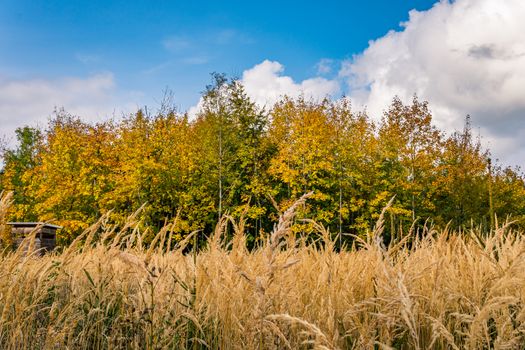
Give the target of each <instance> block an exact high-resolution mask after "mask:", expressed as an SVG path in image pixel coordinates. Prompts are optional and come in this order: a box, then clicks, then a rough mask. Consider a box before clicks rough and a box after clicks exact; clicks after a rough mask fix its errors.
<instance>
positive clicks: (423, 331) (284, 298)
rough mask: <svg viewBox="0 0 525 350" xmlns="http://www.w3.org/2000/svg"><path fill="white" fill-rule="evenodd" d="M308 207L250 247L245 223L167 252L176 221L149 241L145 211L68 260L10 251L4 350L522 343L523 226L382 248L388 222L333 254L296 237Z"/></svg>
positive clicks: (102, 224)
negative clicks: (141, 220)
mask: <svg viewBox="0 0 525 350" xmlns="http://www.w3.org/2000/svg"><path fill="white" fill-rule="evenodd" d="M304 200H305V198H302V199H301V200H299V201H298V202H297V203H296V204H295V205H293V206H292V207H291V208H290V209H288V210H287V211H286V212H284V213H283V214H282V215H281V217H280V220H279V222H278V223H276V225H275V228H274V231H273V232H272V233H271V234H270V235H269V236H268V238H267V239H266V240H265V241H264V242H263V243H262V244H261V245H260V247H259V248H256V249H255V250H252V251H248V250H247V249H246V237H245V235H244V233H243V223H242V220H241V221H239V222H236V221H234V220H231V219H230V218H228V217H225V218H224V219H223V220H221V221H220V222H219V223H218V225H217V228H216V230H215V232H214V233H213V234H212V235H210V237H209V238H208V241H207V244H206V247H205V248H203V249H201V250H200V251H199V252H198V253H197V252H193V251H192V249H190V248H189V246H188V244H191V243H192V240H195V239H196V236H190V237H188V238H186V240H183V241H182V242H179V243H178V244H177V247H176V248H175V249H172V250H170V251H166V249H165V248H164V247H166V246H170V245H169V244H168V243H171V245H173V242H169V241H170V240H171V234H170V227H169V225H168V226H167V227H165V228H164V229H162V230H161V231H160V232H159V233H158V234H157V236H156V238H155V240H154V242H153V243H152V244H151V245H149V246H148V247H146V246H144V245H143V244H142V242H141V233H140V232H139V231H138V229H137V227H138V226H137V219H136V217H135V216H131V217H130V218H129V220H128V224H127V225H126V226H125V227H121V228H119V229H116V228H115V227H113V226H110V225H108V224H107V220H106V219H105V218H104V217H103V218H101V220H100V221H99V222H97V223H96V224H95V225H93V226H92V227H90V228H89V229H88V230H86V231H85V232H84V234H83V235H82V236H81V237H79V238H78V239H77V240H76V241H75V242H74V243H73V244H72V245H71V246H69V247H68V248H66V249H64V250H62V251H61V252H60V253H58V252H55V253H53V254H49V255H45V256H43V257H38V256H37V255H36V254H30V255H28V254H27V253H24V252H23V250H22V249H19V250H18V251H14V252H8V251H4V253H3V255H2V256H1V258H0V259H1V261H0V348H2V349H62V348H67V349H120V348H125V349H372V348H384V349H389V348H395V349H428V348H430V349H482V348H486V349H488V348H495V349H517V348H523V346H524V344H525V308H524V306H525V254H524V253H525V239H524V237H523V235H522V234H521V233H520V232H515V231H513V230H512V229H510V228H508V227H506V226H502V227H499V228H498V229H496V230H494V232H492V233H491V234H490V235H488V236H481V234H479V233H476V232H475V231H472V232H463V233H455V232H447V231H444V232H436V231H434V230H432V229H428V230H426V231H425V232H423V233H422V234H420V235H413V234H410V233H408V234H407V235H406V236H404V237H400V238H399V239H397V240H395V241H394V242H392V243H391V244H390V245H389V246H387V247H385V246H383V244H382V239H381V235H382V219H380V220H379V221H378V223H377V225H376V228H375V230H374V232H371V233H370V234H369V235H368V237H366V238H363V239H358V240H357V241H356V244H355V247H351V248H348V249H346V250H344V251H342V252H337V251H336V249H335V243H334V241H333V240H332V239H331V238H330V234H329V233H328V232H327V231H326V230H325V229H324V228H323V227H322V226H319V225H316V226H315V227H316V230H317V238H318V240H317V242H316V243H315V244H312V243H310V244H307V243H306V240H303V239H301V238H300V237H297V236H296V235H292V234H291V229H290V227H291V226H292V225H293V222H294V210H295V209H296V207H297V206H298V205H301V203H302V201H304ZM8 204H9V200H8V198H5V197H4V199H3V200H2V203H0V219H2V216H3V215H4V213H5V210H6V208H5V207H6V206H7V205H8ZM227 227H229V228H230V230H232V231H233V235H232V236H233V237H232V238H231V239H226V235H225V234H224V233H225V231H226V228H227ZM309 242H311V240H309ZM25 244H27V245H31V244H32V242H31V239H28V240H27V241H26V242H25ZM26 248H27V247H26Z"/></svg>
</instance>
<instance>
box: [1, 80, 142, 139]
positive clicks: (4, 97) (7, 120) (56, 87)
mask: <svg viewBox="0 0 525 350" xmlns="http://www.w3.org/2000/svg"><path fill="white" fill-rule="evenodd" d="M129 97H130V98H133V97H137V96H129ZM133 106H134V105H132V104H129V103H122V101H121V100H120V98H119V97H117V95H116V87H115V81H114V78H113V75H112V74H111V73H104V74H97V75H93V76H90V77H87V78H63V79H57V80H44V79H29V80H17V79H9V78H2V77H0V137H5V138H6V139H7V141H8V142H9V143H10V144H11V145H12V144H13V141H14V130H15V129H16V128H17V127H20V126H23V125H30V126H41V127H43V126H45V125H46V122H47V118H48V117H49V116H51V115H52V113H53V110H54V109H55V107H58V108H60V107H64V108H65V110H66V111H67V112H69V113H72V114H74V115H78V116H80V117H82V119H83V120H85V121H100V120H104V119H106V118H108V117H111V116H112V115H113V113H114V112H121V111H123V110H124V108H133ZM117 107H118V108H121V109H119V110H115V108H117Z"/></svg>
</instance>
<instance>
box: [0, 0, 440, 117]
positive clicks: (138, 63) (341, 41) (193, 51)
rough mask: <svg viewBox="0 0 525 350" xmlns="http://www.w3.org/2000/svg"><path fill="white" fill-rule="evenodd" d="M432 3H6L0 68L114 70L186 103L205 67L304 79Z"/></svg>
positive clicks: (125, 80)
mask: <svg viewBox="0 0 525 350" xmlns="http://www.w3.org/2000/svg"><path fill="white" fill-rule="evenodd" d="M433 2H434V1H428V0H426V1H425V0H413V1H407V0H394V1H392V0H390V1H323V2H313V1H312V2H307V1H306V2H305V1H265V2H250V1H227V2H224V1H195V2H192V1H160V0H159V1H154V0H151V1H74V0H73V1H34V0H32V1H27V0H7V1H6V0H3V1H2V4H3V5H1V8H2V9H1V11H0V74H1V75H7V76H9V77H10V78H20V79H29V78H44V79H54V78H57V77H67V76H80V77H82V76H89V75H91V74H94V73H99V72H111V73H112V74H113V75H114V79H115V82H116V84H118V86H122V87H125V89H126V90H133V91H137V92H140V93H142V94H144V97H143V100H144V103H152V100H153V99H155V98H158V97H160V96H161V95H162V91H163V89H164V88H165V87H169V88H170V89H172V90H173V91H174V93H175V99H176V103H178V104H180V105H181V107H182V108H188V107H190V106H191V105H193V104H195V103H196V102H197V100H198V95H199V92H201V91H202V90H203V89H204V87H205V85H206V84H207V83H208V82H209V81H210V76H209V73H211V72H213V71H217V72H224V73H227V74H229V75H232V76H239V75H241V74H242V72H243V71H244V70H245V69H248V68H250V67H252V66H254V65H255V64H257V63H260V62H262V61H263V60H265V59H269V60H275V61H278V62H280V63H281V64H283V65H284V66H285V67H286V73H287V74H288V75H290V76H292V77H293V78H294V79H297V80H302V79H305V78H307V77H309V76H312V75H315V74H316V64H317V63H318V62H319V60H321V59H323V58H329V59H334V60H335V61H338V60H343V59H347V58H350V57H352V55H354V54H357V53H359V52H361V51H362V50H364V49H365V48H366V47H367V45H368V41H369V40H371V39H375V38H379V37H381V36H382V35H384V34H385V33H386V32H388V31H389V30H391V29H398V28H399V23H400V22H401V21H405V20H407V19H408V11H409V10H411V9H413V8H417V9H419V10H426V9H428V8H430V7H431V5H432V4H433Z"/></svg>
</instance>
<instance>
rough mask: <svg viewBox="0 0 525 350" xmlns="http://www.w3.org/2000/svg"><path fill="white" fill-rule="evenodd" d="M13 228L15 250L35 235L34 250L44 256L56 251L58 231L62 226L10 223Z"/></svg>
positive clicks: (38, 223)
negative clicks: (26, 239)
mask: <svg viewBox="0 0 525 350" xmlns="http://www.w3.org/2000/svg"><path fill="white" fill-rule="evenodd" d="M7 224H8V225H10V226H11V235H12V237H13V242H14V244H15V248H18V247H19V246H20V244H21V243H22V241H23V240H24V239H25V238H26V237H27V236H28V235H30V234H34V235H35V245H34V249H35V250H39V252H40V254H41V255H42V254H44V253H47V252H50V251H52V250H53V249H55V246H56V237H57V235H56V231H57V230H58V229H61V228H62V227H61V226H57V225H51V224H46V223H43V222H8V223H7Z"/></svg>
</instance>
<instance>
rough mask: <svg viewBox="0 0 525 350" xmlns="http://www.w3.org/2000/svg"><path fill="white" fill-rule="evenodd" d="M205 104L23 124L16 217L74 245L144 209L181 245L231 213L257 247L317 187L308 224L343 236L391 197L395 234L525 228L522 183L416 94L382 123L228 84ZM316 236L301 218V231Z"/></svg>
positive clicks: (15, 156) (336, 106) (145, 216)
mask: <svg viewBox="0 0 525 350" xmlns="http://www.w3.org/2000/svg"><path fill="white" fill-rule="evenodd" d="M202 97H203V98H202V108H201V110H200V112H198V114H197V116H196V117H194V118H190V117H189V116H188V114H186V113H184V114H183V113H178V112H177V110H176V108H174V107H173V104H172V103H170V100H169V99H167V100H166V101H165V102H164V103H162V104H161V106H160V108H159V109H158V111H156V112H155V113H151V112H148V111H147V110H146V109H139V110H138V111H137V112H135V113H133V114H132V115H129V116H127V117H125V118H122V119H119V120H115V119H112V120H108V121H105V122H100V123H86V122H84V121H82V120H81V119H80V118H78V117H76V116H73V115H70V114H68V113H67V112H65V111H63V110H59V111H57V112H56V113H55V116H54V117H53V118H52V119H51V120H50V121H49V123H48V125H47V128H45V129H37V128H32V127H22V128H19V129H18V130H17V131H16V136H17V140H18V145H17V146H16V147H15V148H13V149H6V150H4V152H3V162H4V167H3V171H2V173H1V177H0V189H2V190H6V191H13V194H14V197H13V199H14V206H13V207H12V211H11V213H10V218H11V220H16V221H22V220H23V221H47V220H55V222H56V223H58V224H60V225H62V226H64V229H63V230H62V233H61V239H62V240H63V241H64V242H67V241H69V240H71V239H73V238H74V237H75V236H76V235H78V234H79V232H81V231H82V230H83V229H84V228H86V227H87V226H88V225H90V224H91V223H93V222H94V221H96V220H97V219H98V218H99V217H100V216H101V215H102V214H105V213H107V212H108V211H111V214H110V215H109V217H110V218H111V220H112V221H114V222H117V223H118V222H123V221H124V220H125V218H126V216H127V215H129V214H130V213H131V212H133V211H134V210H137V209H138V208H140V207H141V206H142V205H143V204H145V206H144V208H143V211H142V214H141V220H142V221H141V226H142V227H143V228H144V229H147V228H150V229H151V231H152V232H153V231H155V229H158V228H159V227H161V226H163V225H165V224H166V223H169V222H174V223H175V224H174V226H173V230H174V234H175V235H176V237H177V238H179V239H180V238H182V237H184V236H185V235H187V234H188V233H190V232H193V231H195V230H202V231H203V232H210V231H211V230H213V227H214V225H215V224H216V223H217V220H218V218H219V217H221V216H222V215H224V214H228V215H230V216H232V217H235V218H239V217H243V218H244V219H245V222H246V227H245V231H246V232H248V234H249V238H250V239H251V241H252V242H255V241H256V240H257V239H258V238H259V237H261V235H264V234H265V232H268V231H270V230H271V228H272V225H273V222H274V220H275V219H276V218H277V217H278V215H279V212H280V211H283V210H284V209H286V207H287V206H288V205H289V204H290V203H292V202H293V201H294V200H295V199H296V198H298V197H299V196H301V195H302V194H304V193H306V192H309V191H313V196H312V198H311V199H310V200H309V201H308V202H307V203H306V204H305V205H304V206H303V207H302V208H301V209H300V214H299V218H300V219H312V220H315V221H316V222H318V223H320V224H322V225H324V226H325V227H328V228H329V229H330V232H332V233H333V234H334V235H338V236H339V237H341V238H342V239H343V240H344V239H348V237H350V235H362V234H364V233H365V232H366V231H367V230H369V229H370V228H371V227H372V226H373V225H374V223H375V221H376V220H377V218H378V216H379V214H380V213H381V210H382V208H383V207H384V206H385V205H386V204H387V202H388V201H389V200H390V199H391V198H392V197H393V196H395V198H394V200H393V204H392V205H391V207H390V208H389V209H388V210H387V213H386V216H385V218H386V221H385V226H386V231H387V232H389V234H395V233H396V232H397V233H399V232H408V230H409V229H410V227H414V225H415V227H418V226H421V225H428V224H430V223H431V224H434V225H437V226H440V227H445V226H446V225H450V226H452V227H453V228H469V227H471V226H473V225H474V226H481V227H482V228H483V229H485V230H489V229H490V228H491V227H494V225H495V224H496V220H498V219H499V220H504V219H505V218H506V217H507V216H509V215H512V217H511V218H512V219H513V220H516V224H517V225H520V226H521V227H523V226H524V225H525V220H524V219H525V186H524V176H523V174H522V173H521V172H520V170H519V169H518V168H510V167H502V166H500V165H498V164H497V162H495V161H492V162H491V160H490V153H489V151H487V150H484V149H483V148H482V147H481V145H480V141H479V139H478V138H476V137H475V136H473V134H472V130H471V126H470V120H469V118H468V117H467V118H466V122H465V127H464V129H463V130H461V131H458V132H455V133H453V134H450V135H447V134H445V133H444V132H442V131H440V130H438V129H437V128H436V127H435V126H434V125H433V124H432V115H431V112H430V110H429V106H428V103H427V102H424V101H420V100H418V98H417V97H414V99H413V100H412V102H411V103H410V104H404V103H403V102H402V101H401V100H400V99H399V98H394V99H393V101H392V104H391V105H390V106H389V107H388V108H387V109H386V110H385V112H384V115H383V116H382V118H381V120H379V121H374V120H372V118H370V117H369V116H368V115H367V114H366V112H359V111H354V110H353V109H352V106H351V102H350V101H349V100H348V99H346V98H342V99H338V100H329V99H325V100H322V101H313V100H309V99H307V98H305V97H299V98H288V97H283V98H282V99H281V100H280V101H279V102H277V103H276V104H275V105H273V106H271V107H270V108H261V107H258V106H257V105H256V104H255V103H254V102H253V101H251V100H250V98H249V97H248V96H247V94H246V93H245V91H244V88H243V86H242V84H241V83H240V82H239V81H236V80H230V79H227V78H226V77H225V76H223V75H214V79H213V83H212V84H211V85H210V86H208V87H207V88H206V90H205V91H204V92H203V95H202ZM414 223H415V224H414ZM311 229H312V224H311V223H310V221H308V220H306V221H301V220H298V222H297V225H296V230H298V231H301V232H306V233H307V232H309V231H310V230H311Z"/></svg>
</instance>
